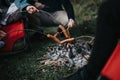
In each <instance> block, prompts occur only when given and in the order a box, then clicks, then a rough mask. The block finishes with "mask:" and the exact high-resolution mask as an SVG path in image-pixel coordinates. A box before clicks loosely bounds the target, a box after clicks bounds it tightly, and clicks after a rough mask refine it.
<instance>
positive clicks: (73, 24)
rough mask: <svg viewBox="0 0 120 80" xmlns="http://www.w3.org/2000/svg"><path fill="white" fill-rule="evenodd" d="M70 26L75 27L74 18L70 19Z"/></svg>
mask: <svg viewBox="0 0 120 80" xmlns="http://www.w3.org/2000/svg"><path fill="white" fill-rule="evenodd" d="M68 27H70V28H73V27H75V21H74V20H73V19H69V22H68Z"/></svg>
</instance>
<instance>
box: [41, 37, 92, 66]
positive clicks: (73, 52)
mask: <svg viewBox="0 0 120 80" xmlns="http://www.w3.org/2000/svg"><path fill="white" fill-rule="evenodd" d="M92 42H93V40H92V41H85V40H82V39H77V40H75V41H74V42H72V43H66V44H64V45H60V44H58V45H57V46H49V47H48V51H47V52H46V54H45V55H44V56H43V57H42V58H41V59H40V63H41V64H42V65H48V66H68V67H76V68H81V67H83V66H84V65H86V64H87V60H88V58H89V57H90V54H91V49H92Z"/></svg>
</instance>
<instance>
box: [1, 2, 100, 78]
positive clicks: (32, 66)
mask: <svg viewBox="0 0 120 80" xmlns="http://www.w3.org/2000/svg"><path fill="white" fill-rule="evenodd" d="M80 1H81V2H80V3H79V4H75V5H74V10H75V15H76V21H77V26H76V28H74V29H72V30H71V31H70V32H71V34H72V35H71V36H72V37H78V36H80V35H94V33H95V26H96V24H95V23H96V17H97V15H96V13H97V8H98V3H95V2H97V1H95V0H86V1H84V0H80ZM86 2H87V3H86ZM56 29H57V28H56V27H52V28H46V29H45V31H47V33H55V32H56ZM50 45H56V44H55V43H53V41H51V40H40V41H37V42H35V43H31V49H30V50H29V51H28V52H22V53H19V54H14V55H8V56H1V57H0V80H57V78H58V77H62V76H68V75H69V74H71V73H73V72H75V71H76V69H74V68H68V67H57V68H55V67H53V66H42V65H40V63H39V61H37V59H38V58H40V57H41V56H42V55H44V54H45V52H46V47H47V46H50Z"/></svg>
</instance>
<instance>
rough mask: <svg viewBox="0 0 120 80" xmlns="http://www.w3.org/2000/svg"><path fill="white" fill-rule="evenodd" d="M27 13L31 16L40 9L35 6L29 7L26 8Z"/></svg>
mask: <svg viewBox="0 0 120 80" xmlns="http://www.w3.org/2000/svg"><path fill="white" fill-rule="evenodd" d="M26 11H27V12H28V13H29V14H33V13H35V12H37V11H38V9H37V8H36V7H34V6H27V7H26Z"/></svg>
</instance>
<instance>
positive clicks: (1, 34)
mask: <svg viewBox="0 0 120 80" xmlns="http://www.w3.org/2000/svg"><path fill="white" fill-rule="evenodd" d="M6 35H7V33H6V32H4V31H2V30H0V40H1V39H2V38H4V37H5V36H6Z"/></svg>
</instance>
